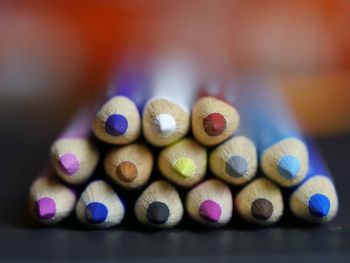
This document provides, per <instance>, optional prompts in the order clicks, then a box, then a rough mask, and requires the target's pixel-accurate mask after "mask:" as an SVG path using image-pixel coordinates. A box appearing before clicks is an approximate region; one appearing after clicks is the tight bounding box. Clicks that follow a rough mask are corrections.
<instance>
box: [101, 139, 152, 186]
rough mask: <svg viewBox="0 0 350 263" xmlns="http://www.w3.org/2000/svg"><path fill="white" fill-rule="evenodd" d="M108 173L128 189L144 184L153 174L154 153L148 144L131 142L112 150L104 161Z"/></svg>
mask: <svg viewBox="0 0 350 263" xmlns="http://www.w3.org/2000/svg"><path fill="white" fill-rule="evenodd" d="M104 168H105V171H106V173H107V175H108V176H109V177H110V178H111V179H112V180H113V181H114V182H116V183H117V184H118V185H120V186H122V187H124V188H126V189H135V188H139V187H142V186H144V185H145V184H146V183H147V182H148V179H149V178H150V176H151V173H152V168H153V154H152V152H151V151H150V150H149V148H148V147H147V146H146V145H143V144H138V143H135V144H131V145H127V146H124V147H121V148H117V149H113V150H111V151H110V152H109V153H108V154H107V156H106V158H105V162H104Z"/></svg>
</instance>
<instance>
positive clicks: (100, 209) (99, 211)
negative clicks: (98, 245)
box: [85, 202, 108, 224]
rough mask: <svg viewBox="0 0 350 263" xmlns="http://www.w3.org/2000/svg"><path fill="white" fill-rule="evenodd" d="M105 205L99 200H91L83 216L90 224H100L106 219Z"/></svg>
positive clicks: (106, 210)
mask: <svg viewBox="0 0 350 263" xmlns="http://www.w3.org/2000/svg"><path fill="white" fill-rule="evenodd" d="M107 215H108V209H107V207H106V206H105V205H104V204H102V203H100V202H93V203H90V204H88V205H87V206H86V210H85V218H86V219H87V220H88V221H89V222H90V223H92V224H101V223H103V222H104V221H106V218H107Z"/></svg>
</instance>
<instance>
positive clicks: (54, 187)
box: [29, 167, 76, 224]
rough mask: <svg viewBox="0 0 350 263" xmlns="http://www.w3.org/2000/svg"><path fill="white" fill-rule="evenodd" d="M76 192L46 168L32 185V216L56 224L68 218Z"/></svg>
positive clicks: (30, 201) (45, 222) (40, 220)
mask: <svg viewBox="0 0 350 263" xmlns="http://www.w3.org/2000/svg"><path fill="white" fill-rule="evenodd" d="M75 202H76V195H75V193H74V192H73V191H72V190H71V189H70V188H69V187H67V186H65V185H64V184H62V183H61V182H60V181H58V180H57V178H56V177H55V176H54V173H53V170H52V169H51V167H50V168H46V169H45V170H44V172H43V173H42V174H41V175H40V177H38V178H37V179H36V180H35V181H34V182H33V184H32V185H31V187H30V191H29V209H30V212H31V214H32V216H33V217H34V218H35V219H36V220H37V221H39V222H40V223H44V224H56V223H59V222H61V221H63V220H64V219H66V218H67V217H68V216H69V215H70V214H71V213H72V211H73V209H74V206H75Z"/></svg>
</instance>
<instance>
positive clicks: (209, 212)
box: [199, 200, 221, 223]
mask: <svg viewBox="0 0 350 263" xmlns="http://www.w3.org/2000/svg"><path fill="white" fill-rule="evenodd" d="M199 215H200V216H201V217H202V218H203V219H205V220H207V221H210V222H214V223H216V222H218V221H219V219H220V216H221V207H220V205H219V204H218V203H216V202H214V201H212V200H205V201H203V202H202V203H201V205H200V206H199Z"/></svg>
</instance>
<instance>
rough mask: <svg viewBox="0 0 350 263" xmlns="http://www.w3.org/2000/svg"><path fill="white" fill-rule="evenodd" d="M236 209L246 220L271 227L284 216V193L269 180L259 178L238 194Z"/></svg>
mask: <svg viewBox="0 0 350 263" xmlns="http://www.w3.org/2000/svg"><path fill="white" fill-rule="evenodd" d="M235 207H236V210H237V212H238V214H239V215H240V216H241V217H242V218H243V219H244V220H246V221H248V222H251V223H254V224H258V225H271V224H274V223H276V222H278V221H279V220H280V218H281V216H282V215H283V198H282V192H281V190H280V188H279V187H278V186H277V185H275V184H274V183H272V182H271V181H270V180H268V179H267V178H258V179H255V180H254V181H253V182H251V183H249V184H248V185H247V186H245V187H244V188H243V189H242V190H241V191H240V192H239V193H238V194H237V196H236V199H235Z"/></svg>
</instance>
